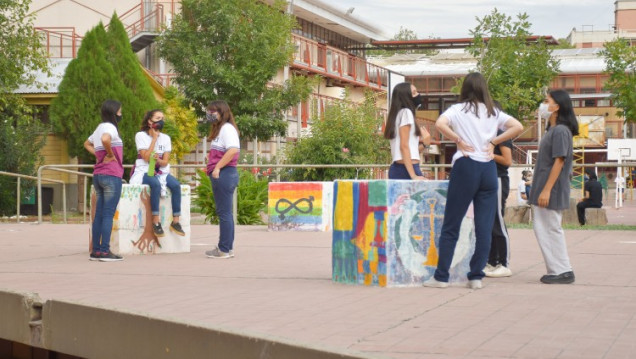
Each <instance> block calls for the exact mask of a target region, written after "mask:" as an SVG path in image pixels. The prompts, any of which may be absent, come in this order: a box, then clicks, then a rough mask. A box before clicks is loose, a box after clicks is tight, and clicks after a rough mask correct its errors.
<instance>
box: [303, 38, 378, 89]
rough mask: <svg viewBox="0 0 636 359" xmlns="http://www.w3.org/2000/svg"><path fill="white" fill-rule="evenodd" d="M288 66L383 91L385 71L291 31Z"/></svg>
mask: <svg viewBox="0 0 636 359" xmlns="http://www.w3.org/2000/svg"><path fill="white" fill-rule="evenodd" d="M292 42H293V43H294V45H295V51H294V61H293V64H292V67H296V68H299V69H303V70H307V71H310V72H314V73H319V74H321V75H324V76H326V77H328V78H332V79H335V80H341V81H344V82H348V83H351V84H353V85H358V86H366V87H369V88H372V89H375V90H386V86H387V84H388V76H389V71H388V70H387V69H386V68H384V67H381V66H377V65H374V64H372V63H370V62H367V61H366V60H365V59H363V58H360V57H357V56H355V55H352V54H349V53H347V52H345V51H342V50H340V49H337V48H335V47H331V46H328V45H325V44H321V43H319V42H317V41H314V40H310V39H308V38H305V37H303V36H300V35H297V34H292Z"/></svg>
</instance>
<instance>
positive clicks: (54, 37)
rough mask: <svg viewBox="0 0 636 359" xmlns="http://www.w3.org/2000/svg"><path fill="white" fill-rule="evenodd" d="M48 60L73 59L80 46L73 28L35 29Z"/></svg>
mask: <svg viewBox="0 0 636 359" xmlns="http://www.w3.org/2000/svg"><path fill="white" fill-rule="evenodd" d="M35 31H36V32H37V33H38V34H39V35H40V37H41V38H42V44H43V45H44V48H45V49H46V53H47V54H48V56H49V57H50V58H74V57H76V56H77V49H79V47H80V45H81V44H82V37H81V36H79V35H78V34H77V32H76V31H75V27H36V28H35Z"/></svg>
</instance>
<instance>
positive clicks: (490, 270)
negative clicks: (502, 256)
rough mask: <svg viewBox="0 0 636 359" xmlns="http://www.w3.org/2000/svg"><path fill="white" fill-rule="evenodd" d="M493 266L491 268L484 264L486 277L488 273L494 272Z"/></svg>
mask: <svg viewBox="0 0 636 359" xmlns="http://www.w3.org/2000/svg"><path fill="white" fill-rule="evenodd" d="M495 268H496V267H495V266H492V265H490V264H486V266H485V267H484V273H486V275H488V273H489V272H492V271H494V270H495Z"/></svg>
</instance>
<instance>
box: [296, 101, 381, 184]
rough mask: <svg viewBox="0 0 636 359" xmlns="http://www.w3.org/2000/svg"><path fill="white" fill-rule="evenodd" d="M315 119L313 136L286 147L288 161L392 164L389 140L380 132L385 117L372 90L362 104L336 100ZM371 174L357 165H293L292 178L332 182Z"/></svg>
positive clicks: (301, 162)
mask: <svg viewBox="0 0 636 359" xmlns="http://www.w3.org/2000/svg"><path fill="white" fill-rule="evenodd" d="M313 121H314V123H313V126H312V128H311V136H310V137H302V138H300V139H299V140H298V142H296V143H295V144H291V145H288V147H287V148H286V163H288V164H318V165H319V164H384V163H389V161H390V157H391V150H390V147H389V141H387V140H385V139H384V138H383V137H382V135H381V133H380V130H379V129H380V128H381V126H382V121H383V118H382V116H381V115H380V114H379V113H378V110H377V107H376V104H375V99H374V98H373V95H372V94H371V93H366V98H365V101H364V102H362V103H348V102H344V101H343V102H339V103H334V104H332V105H330V106H329V107H327V108H326V111H325V114H324V118H322V119H314V120H313ZM368 173H369V170H356V169H355V168H294V169H292V170H290V171H289V177H290V179H291V180H293V181H333V180H334V179H353V178H366V177H367V176H368Z"/></svg>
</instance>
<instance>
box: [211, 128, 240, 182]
mask: <svg viewBox="0 0 636 359" xmlns="http://www.w3.org/2000/svg"><path fill="white" fill-rule="evenodd" d="M230 148H236V149H238V150H240V149H241V141H240V140H239V135H238V132H236V128H234V126H233V125H232V124H231V123H229V122H227V123H224V124H223V126H222V127H221V130H220V131H219V135H218V136H217V137H216V138H215V139H213V140H212V142H211V143H210V152H209V153H208V165H207V173H208V175H209V174H210V173H212V171H214V167H215V166H216V164H217V163H219V161H221V158H223V155H225V152H227V151H228V150H229V149H230ZM238 158H239V153H238V152H237V153H236V154H235V155H234V157H233V158H232V159H231V160H230V162H229V163H228V164H226V166H230V167H236V164H237V162H238Z"/></svg>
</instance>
